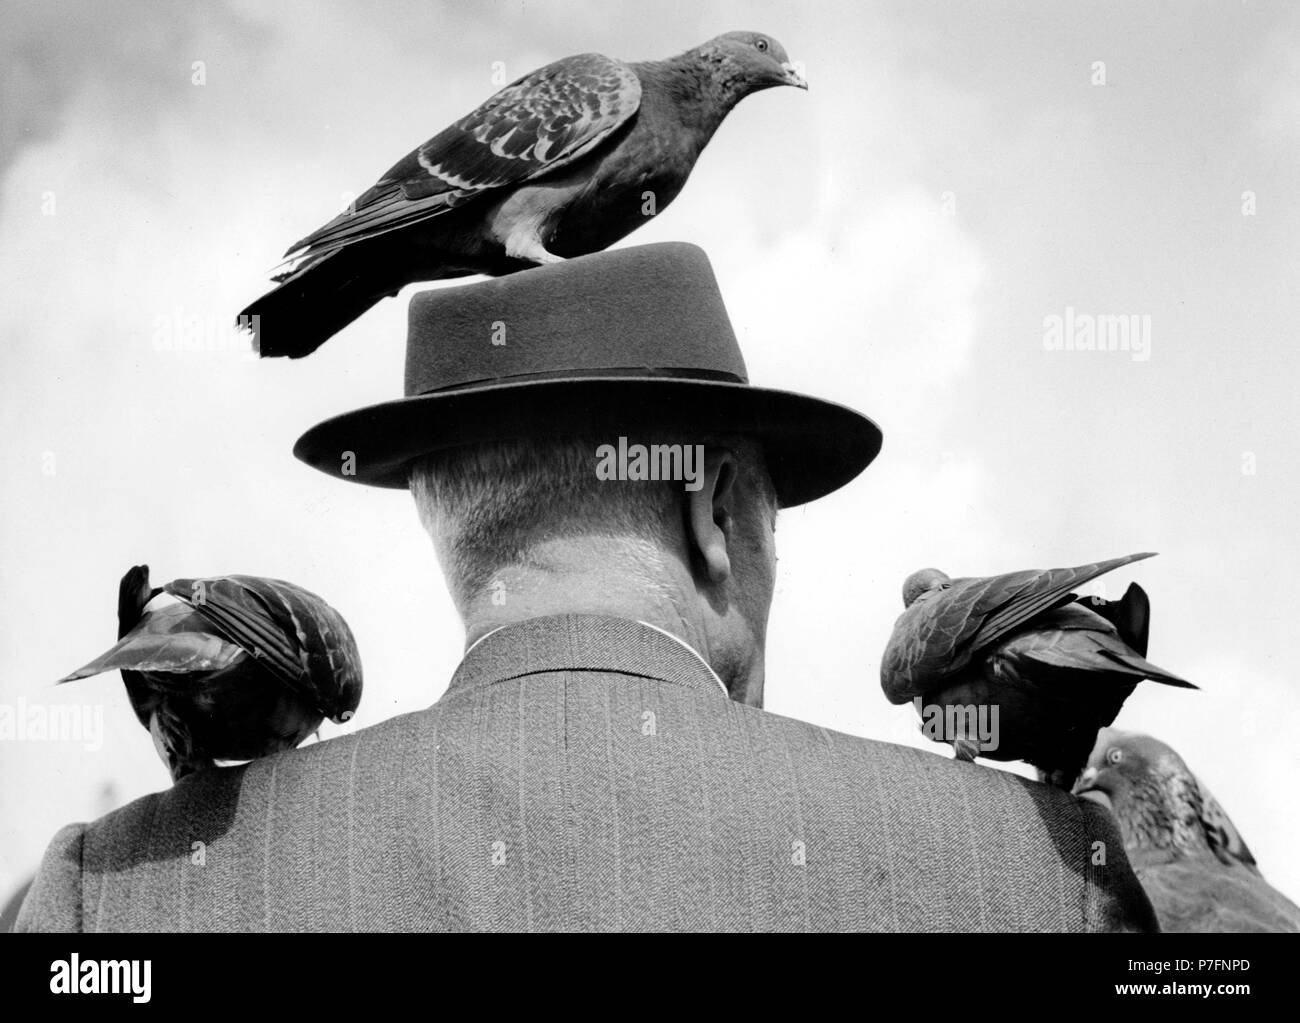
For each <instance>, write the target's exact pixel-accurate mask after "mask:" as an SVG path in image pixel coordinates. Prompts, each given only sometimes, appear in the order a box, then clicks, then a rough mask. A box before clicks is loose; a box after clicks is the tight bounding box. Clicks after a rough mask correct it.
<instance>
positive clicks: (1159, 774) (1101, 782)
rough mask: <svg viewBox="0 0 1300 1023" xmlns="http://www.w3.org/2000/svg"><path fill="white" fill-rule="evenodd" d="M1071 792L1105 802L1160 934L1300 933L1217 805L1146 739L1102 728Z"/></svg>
mask: <svg viewBox="0 0 1300 1023" xmlns="http://www.w3.org/2000/svg"><path fill="white" fill-rule="evenodd" d="M1074 792H1075V794H1076V795H1078V796H1081V797H1083V798H1085V799H1091V800H1093V801H1094V802H1097V803H1099V804H1101V805H1102V806H1105V807H1107V808H1108V809H1109V810H1110V811H1111V812H1112V813H1113V814H1114V815H1115V820H1116V822H1117V823H1118V824H1119V831H1120V834H1121V835H1122V836H1123V837H1124V850H1125V852H1126V853H1127V854H1128V859H1129V862H1130V863H1131V864H1132V865H1133V870H1134V872H1135V873H1136V874H1137V876H1138V880H1139V881H1141V882H1142V887H1143V888H1145V889H1146V893H1147V896H1148V897H1149V898H1150V899H1151V905H1152V906H1153V907H1154V908H1155V911H1156V916H1157V917H1158V918H1159V920H1160V929H1161V930H1163V931H1181V932H1188V931H1200V932H1240V931H1288V932H1297V931H1300V907H1297V906H1296V904H1295V903H1293V902H1292V901H1291V900H1290V899H1288V898H1287V897H1286V896H1285V895H1283V894H1282V893H1281V892H1279V891H1278V890H1277V889H1276V888H1274V887H1273V886H1272V885H1270V884H1269V883H1268V882H1267V881H1265V880H1264V877H1263V875H1262V874H1261V873H1260V871H1259V864H1257V863H1256V862H1255V857H1254V856H1253V855H1251V852H1250V849H1248V848H1247V847H1246V843H1245V841H1244V840H1243V839H1242V837H1241V833H1240V832H1239V831H1238V830H1237V828H1236V826H1235V825H1234V824H1233V823H1232V821H1231V820H1230V819H1229V818H1228V815H1227V814H1226V813H1224V812H1223V808H1222V807H1221V806H1219V803H1218V801H1217V800H1216V799H1215V798H1214V797H1213V796H1212V795H1210V792H1209V790H1208V789H1207V788H1206V787H1205V786H1204V785H1203V784H1201V782H1200V781H1198V780H1197V778H1196V776H1195V775H1194V774H1192V772H1191V771H1190V770H1189V769H1188V767H1187V764H1186V763H1184V762H1183V759H1182V757H1180V756H1179V755H1178V754H1177V753H1175V752H1174V751H1173V750H1172V749H1170V748H1169V747H1168V746H1166V745H1165V744H1164V743H1163V742H1160V741H1159V740H1157V739H1153V738H1151V736H1149V735H1139V734H1135V733H1132V732H1121V731H1120V730H1119V729H1116V728H1103V729H1102V730H1101V731H1100V732H1099V733H1098V735H1097V744H1096V746H1095V747H1094V748H1093V751H1092V756H1091V757H1089V759H1088V766H1087V768H1086V769H1085V770H1084V772H1083V774H1082V775H1080V776H1079V780H1078V782H1077V783H1076V784H1075V786H1074Z"/></svg>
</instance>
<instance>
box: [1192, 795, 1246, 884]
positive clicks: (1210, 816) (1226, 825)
mask: <svg viewBox="0 0 1300 1023" xmlns="http://www.w3.org/2000/svg"><path fill="white" fill-rule="evenodd" d="M1195 782H1196V789H1197V792H1198V793H1199V795H1200V803H1201V824H1202V826H1203V827H1204V828H1205V835H1206V838H1207V839H1208V840H1209V843H1210V849H1212V850H1213V852H1214V855H1215V856H1217V857H1218V858H1219V860H1220V861H1222V862H1223V863H1225V864H1228V865H1232V864H1233V863H1242V864H1245V865H1246V866H1248V867H1250V868H1251V869H1252V870H1258V869H1259V868H1258V866H1257V864H1256V863H1255V856H1254V854H1253V853H1251V851H1250V847H1249V846H1248V845H1246V841H1245V839H1243V838H1242V837H1241V832H1240V831H1238V830H1237V826H1236V825H1235V824H1233V823H1232V818H1230V817H1229V816H1228V815H1227V813H1226V812H1225V811H1224V809H1223V807H1222V806H1221V805H1220V804H1219V801H1218V800H1217V799H1215V798H1214V796H1212V795H1211V794H1210V790H1209V789H1207V788H1206V787H1205V785H1204V784H1203V783H1202V782H1201V780H1200V779H1199V778H1197V779H1195Z"/></svg>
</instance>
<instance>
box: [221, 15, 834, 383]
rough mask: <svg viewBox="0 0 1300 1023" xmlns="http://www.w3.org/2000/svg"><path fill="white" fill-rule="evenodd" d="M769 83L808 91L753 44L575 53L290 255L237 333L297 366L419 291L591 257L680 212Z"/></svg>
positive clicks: (508, 90)
mask: <svg viewBox="0 0 1300 1023" xmlns="http://www.w3.org/2000/svg"><path fill="white" fill-rule="evenodd" d="M779 85H792V86H795V87H796V88H800V89H806V88H807V87H808V84H807V83H806V82H805V81H804V79H803V76H802V75H801V74H800V72H799V70H798V68H797V67H796V66H795V65H793V64H792V63H791V62H790V60H789V58H788V57H787V56H786V53H785V50H784V49H783V48H782V46H781V44H780V43H778V42H777V41H776V40H775V39H773V38H772V37H771V36H766V35H763V34H762V33H759V32H728V33H726V34H725V35H720V36H718V37H717V38H716V39H711V40H709V41H708V42H707V43H704V44H702V45H700V46H697V47H695V48H694V49H693V50H687V51H686V52H685V53H683V54H681V55H680V56H677V57H673V58H671V59H670V60H657V61H644V62H641V63H635V64H628V63H624V62H623V61H620V60H614V59H612V58H610V57H605V56H602V55H601V54H599V53H584V54H580V55H578V56H576V57H566V58H565V59H563V60H558V61H556V62H555V63H553V64H548V65H546V66H545V67H543V68H540V69H538V70H537V71H534V72H532V73H531V74H528V75H525V76H524V77H523V78H520V79H519V80H518V81H516V82H513V83H512V84H510V85H507V86H506V87H505V88H504V89H502V90H501V91H500V92H498V93H496V95H494V96H492V97H490V98H489V99H488V100H487V101H486V102H485V103H483V104H482V105H481V106H480V107H478V108H477V109H476V110H474V111H472V112H470V113H469V114H467V115H466V116H464V117H462V118H461V119H460V120H459V121H457V122H456V123H455V124H453V125H451V126H450V127H449V128H446V129H444V130H443V131H441V132H439V133H438V134H437V135H435V136H434V137H433V138H432V139H430V140H429V141H428V142H426V143H425V144H424V145H422V146H420V148H419V149H416V150H415V151H414V152H413V153H411V154H409V155H408V156H406V157H404V158H403V159H402V160H400V161H398V162H397V163H396V164H394V165H393V167H391V168H390V169H389V170H388V171H387V172H386V173H385V174H384V175H383V177H381V178H380V179H379V181H378V182H377V183H376V184H375V185H374V186H373V187H372V188H370V189H368V190H367V191H366V192H365V193H364V194H362V195H361V197H360V198H359V199H357V201H356V202H355V203H354V204H353V207H352V208H350V209H349V210H347V211H346V212H344V213H341V214H339V215H338V216H337V217H335V218H334V219H333V220H331V221H330V222H329V223H327V224H325V225H324V226H323V227H321V228H319V229H318V230H316V231H313V232H312V233H311V234H309V235H308V236H307V237H306V238H303V239H302V240H301V241H298V242H295V243H294V244H293V245H291V246H290V247H289V250H288V252H286V253H285V255H286V256H287V257H289V258H290V263H291V265H290V266H289V268H288V269H287V270H286V272H284V273H282V274H280V275H279V276H277V277H276V278H275V280H277V281H279V282H280V286H279V287H277V288H276V289H275V290H274V291H271V292H269V293H268V294H266V295H264V296H263V297H262V298H260V299H258V300H257V301H256V302H254V303H253V304H252V305H250V306H248V308H246V309H245V310H244V311H243V312H242V313H241V314H240V321H239V322H240V324H241V326H244V327H246V328H248V329H250V330H252V332H253V334H254V341H255V343H256V344H257V346H258V351H259V352H260V353H261V354H262V355H287V356H290V357H292V358H300V357H302V356H304V355H309V354H311V353H312V352H314V351H315V350H316V349H317V348H319V347H320V346H321V345H322V344H323V343H324V342H325V341H327V340H329V338H330V337H332V336H333V335H334V334H335V333H337V332H338V331H340V330H342V329H343V328H344V327H346V326H347V325H348V324H349V323H351V322H352V321H353V320H355V319H356V318H357V317H358V316H360V315H361V314H362V313H364V312H365V311H366V310H367V309H369V308H370V307H371V306H373V305H374V304H375V303H376V302H378V301H379V300H380V299H381V298H384V297H385V296H388V295H395V294H397V292H398V290H399V289H400V288H402V287H403V286H404V285H406V284H410V283H412V282H414V281H434V280H444V279H447V278H453V277H465V276H468V275H470V274H490V275H492V276H498V275H501V274H506V273H511V272H513V271H516V270H521V269H524V268H526V267H530V266H537V265H538V264H542V263H551V262H555V261H557V260H560V259H566V258H570V257H573V256H581V255H587V254H588V253H592V252H598V251H600V250H601V249H604V248H605V247H607V246H609V245H612V244H613V243H614V242H616V241H618V240H619V239H620V238H623V237H624V236H626V235H627V234H629V233H631V232H632V231H634V230H635V229H636V228H637V227H639V226H640V225H642V224H644V223H646V222H647V221H648V220H649V219H650V218H651V217H653V216H654V215H655V214H657V213H658V212H660V211H662V210H663V209H664V208H665V207H667V205H668V204H669V203H670V202H672V201H673V199H674V198H676V196H677V193H678V192H680V191H681V190H682V186H684V185H685V184H686V179H687V178H688V177H689V176H690V173H691V170H692V169H693V168H694V167H695V161H696V160H697V159H698V158H699V156H700V153H701V152H702V151H703V150H704V147H705V146H706V145H707V144H708V142H709V140H710V139H711V138H712V137H713V133H714V132H715V131H717V129H718V127H719V126H720V125H721V124H722V121H723V119H724V118H726V116H727V114H728V113H730V112H731V110H732V108H733V107H734V106H735V105H736V104H737V103H739V102H740V101H741V100H742V99H744V98H745V97H746V96H748V95H750V94H751V93H755V92H758V91H759V90H761V89H769V88H772V87H773V86H779ZM755 166H756V167H760V168H761V160H756V161H755Z"/></svg>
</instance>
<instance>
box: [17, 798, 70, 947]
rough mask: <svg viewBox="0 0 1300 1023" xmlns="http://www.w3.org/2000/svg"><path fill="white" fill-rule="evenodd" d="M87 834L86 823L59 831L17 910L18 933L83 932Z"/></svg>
mask: <svg viewBox="0 0 1300 1023" xmlns="http://www.w3.org/2000/svg"><path fill="white" fill-rule="evenodd" d="M85 834H86V825H85V824H68V825H65V826H64V827H62V828H60V829H59V831H58V833H57V834H56V835H55V836H54V839H53V840H52V841H51V842H50V844H49V847H48V848H47V849H46V850H45V856H44V858H43V859H42V860H41V866H40V869H39V870H38V871H37V872H36V878H35V880H34V881H33V882H32V886H31V888H30V889H29V891H28V892H27V897H26V898H25V899H24V900H23V905H22V908H21V909H19V911H18V919H17V921H16V922H15V924H14V930H15V931H20V932H29V933H30V932H55V933H68V932H80V931H81V930H83V927H82V894H81V859H82V848H83V843H84V839H85Z"/></svg>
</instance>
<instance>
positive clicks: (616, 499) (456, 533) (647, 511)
mask: <svg viewBox="0 0 1300 1023" xmlns="http://www.w3.org/2000/svg"><path fill="white" fill-rule="evenodd" d="M638 439H640V438H638ZM673 441H675V442H677V443H682V441H681V439H680V438H672V439H671V441H670V440H669V439H668V438H664V437H654V438H651V439H647V440H646V441H645V443H651V442H653V443H667V442H673ZM602 443H608V440H605V441H601V440H597V439H595V438H591V437H564V438H544V439H525V440H509V441H496V442H490V443H485V444H476V445H472V446H466V447H457V448H449V449H446V450H443V451H437V452H434V453H432V454H429V455H425V456H424V457H423V458H419V459H417V460H415V461H414V462H412V463H411V469H410V489H411V494H412V496H413V497H414V498H415V505H416V510H417V511H418V512H419V515H420V522H421V523H422V524H423V526H424V528H425V530H427V531H428V533H429V535H430V536H431V537H432V538H433V541H434V543H435V545H436V546H437V547H438V550H439V554H440V556H441V557H442V561H443V566H442V567H443V572H444V573H445V574H446V576H447V582H448V585H449V586H450V587H451V590H452V594H453V596H454V597H455V598H456V600H457V601H458V602H465V601H468V600H470V599H472V598H473V597H474V596H476V595H477V594H480V593H482V592H483V591H484V590H485V589H486V588H487V586H488V584H489V583H490V582H491V580H492V577H493V575H494V574H495V573H496V572H497V571H499V570H500V569H501V568H504V567H506V566H509V565H518V564H524V563H526V562H527V560H528V556H529V553H530V551H531V550H532V548H533V547H534V546H536V545H537V544H538V543H540V542H543V541H545V540H549V539H555V538H558V537H575V536H608V537H615V536H617V537H634V538H637V539H642V540H650V541H660V542H664V541H667V540H668V538H669V535H670V533H671V531H672V530H674V529H680V528H681V522H682V510H683V507H684V498H683V486H682V483H681V481H676V482H673V481H667V480H654V481H635V480H607V479H600V478H598V476H597V474H596V464H597V453H596V449H597V448H598V447H600V446H601V444H602ZM693 443H702V444H703V445H704V447H705V450H709V449H716V448H723V449H725V450H727V451H730V452H732V453H733V454H734V455H735V457H736V461H737V469H738V472H737V487H738V489H739V491H740V493H741V495H742V502H745V501H746V497H748V500H749V503H752V504H753V505H754V508H755V510H756V509H757V508H762V507H763V506H764V505H766V508H767V510H768V511H769V513H770V514H772V515H773V516H774V515H775V513H776V497H775V492H774V490H773V488H772V481H771V477H770V476H769V475H768V471H767V465H766V463H765V461H764V459H763V453H762V449H761V447H760V446H759V445H758V443H757V442H755V441H753V440H751V439H749V438H742V437H731V436H719V437H713V438H699V437H697V438H695V439H694V441H693Z"/></svg>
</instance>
